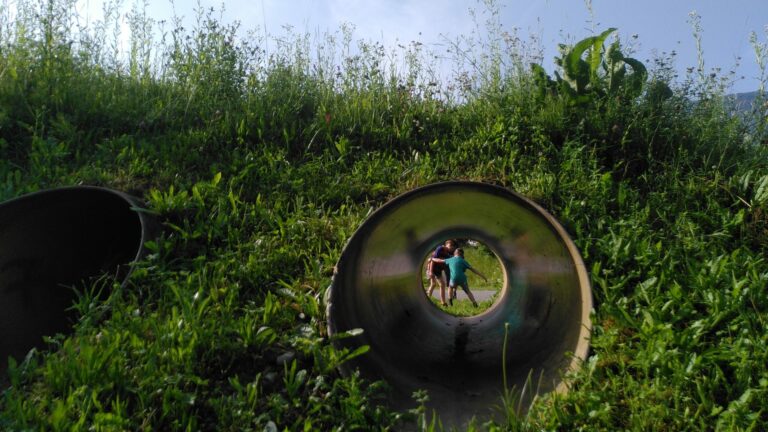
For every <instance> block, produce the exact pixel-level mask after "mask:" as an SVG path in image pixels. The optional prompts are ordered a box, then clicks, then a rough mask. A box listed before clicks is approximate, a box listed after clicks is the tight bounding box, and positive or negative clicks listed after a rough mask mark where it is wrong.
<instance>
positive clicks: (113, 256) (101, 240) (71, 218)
mask: <svg viewBox="0 0 768 432" xmlns="http://www.w3.org/2000/svg"><path fill="white" fill-rule="evenodd" d="M135 204H136V201H135V199H133V198H131V197H129V196H127V195H124V194H122V193H119V192H116V191H113V190H109V189H104V188H96V187H73V188H62V189H54V190H48V191H42V192H38V193H34V194H30V195H26V196H23V197H20V198H17V199H14V200H11V201H7V202H5V203H2V204H0V374H1V375H0V381H2V380H3V378H5V370H6V368H7V358H8V356H11V357H13V358H15V359H16V360H21V359H23V357H24V356H25V355H26V354H27V352H28V351H29V350H30V349H31V348H33V347H37V348H41V347H43V346H44V344H43V337H44V336H52V335H55V334H57V333H68V332H69V331H70V330H71V326H72V324H73V322H74V321H75V320H76V319H77V317H75V316H73V314H72V311H71V307H72V305H73V302H74V300H75V291H74V289H73V287H76V288H83V287H84V284H88V283H89V282H91V281H92V278H97V277H102V276H104V275H107V276H111V277H114V278H116V279H117V280H123V279H124V278H125V277H126V276H127V275H128V272H129V270H130V268H129V264H130V263H131V262H132V261H134V260H136V259H137V258H138V257H139V256H140V254H141V253H142V245H143V243H144V241H146V240H147V238H146V236H147V229H146V225H147V220H146V217H145V216H144V215H143V214H141V213H139V212H137V211H135V210H134V209H132V207H134V206H135Z"/></svg>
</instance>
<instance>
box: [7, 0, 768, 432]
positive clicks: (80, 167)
mask: <svg viewBox="0 0 768 432" xmlns="http://www.w3.org/2000/svg"><path fill="white" fill-rule="evenodd" d="M489 3H492V2H489ZM491 6H492V5H491ZM4 7H5V6H0V199H8V198H12V197H15V196H19V195H21V194H24V193H27V192H31V191H34V190H39V189H41V188H47V187H54V186H62V185H73V184H81V183H82V184H94V185H103V186H108V187H113V188H116V189H120V190H123V191H127V192H129V193H132V194H134V195H136V196H140V197H143V198H144V199H145V200H146V202H147V208H148V210H149V211H152V212H154V213H156V214H157V216H158V218H159V219H160V220H161V221H162V222H163V226H164V230H163V233H162V234H161V236H160V237H159V238H158V239H157V240H156V241H154V242H152V243H151V244H149V245H147V246H148V247H149V248H150V250H151V254H150V255H149V256H148V257H147V258H146V259H145V260H144V261H142V262H141V263H139V264H138V267H137V269H136V271H135V272H134V274H133V276H132V277H131V279H130V283H129V284H128V286H127V287H126V288H125V289H120V288H116V289H114V290H113V292H112V294H111V295H110V296H109V297H108V298H107V299H106V300H104V301H103V302H94V301H92V300H91V299H90V297H89V296H88V295H82V296H80V297H79V298H80V299H81V301H80V302H79V303H78V304H77V305H76V308H77V310H78V311H79V312H80V314H81V318H80V320H79V321H78V322H77V323H76V325H75V327H74V331H73V333H72V334H71V335H67V336H63V335H59V336H55V337H52V338H51V340H50V343H51V345H52V347H53V349H51V350H50V351H46V352H32V353H30V355H29V356H27V358H26V359H24V360H23V361H21V362H13V364H12V366H11V368H10V371H9V379H10V381H11V383H12V387H11V388H9V389H7V390H6V391H4V392H3V394H2V396H1V397H0V429H2V430H54V431H57V430H97V431H98V430H145V431H155V430H237V431H240V430H259V431H261V430H270V431H271V430H356V429H391V430H393V429H394V430H396V429H400V428H402V426H403V422H408V421H415V422H416V423H415V424H416V425H421V426H424V428H428V423H427V422H426V417H425V408H424V407H423V406H420V407H418V408H416V409H414V410H413V411H410V412H392V411H390V410H389V409H387V408H385V407H384V406H383V405H384V399H383V397H384V395H385V392H386V385H385V384H383V383H367V382H363V381H362V380H361V379H359V378H358V377H356V376H350V377H340V376H339V375H338V373H337V371H336V367H337V366H338V365H339V364H341V363H343V362H344V361H346V360H347V359H349V358H351V357H354V356H356V355H360V354H362V353H363V352H364V351H365V348H360V349H359V350H358V351H353V352H349V351H339V350H336V349H334V348H332V346H331V345H330V343H329V340H328V336H327V333H326V329H325V326H324V320H325V317H324V307H323V306H324V305H323V304H322V298H323V294H324V292H325V289H326V287H327V286H328V284H329V282H330V277H331V274H332V268H333V265H334V263H335V262H336V260H337V258H338V256H339V254H340V252H341V248H342V247H343V245H344V244H345V241H346V240H347V239H348V238H349V237H350V235H351V234H352V232H354V230H355V229H356V228H357V226H358V225H359V224H360V223H361V222H362V221H363V220H364V218H365V217H366V215H367V214H368V213H369V212H370V211H371V209H375V208H377V207H378V206H380V205H382V204H383V203H384V202H386V201H387V200H388V199H389V198H392V197H393V196H395V195H397V194H399V193H402V192H405V191H408V190H410V189H412V188H414V187H417V186H420V185H424V184H428V183H432V182H435V181H440V180H449V179H453V180H455V179H469V180H476V181H483V182H489V183H493V184H497V185H501V186H504V187H508V188H510V189H513V190H515V191H518V192H520V193H522V194H524V195H526V196H528V197H530V198H531V199H533V200H535V201H536V202H538V203H540V204H541V205H542V206H543V207H545V208H547V209H548V210H550V211H551V212H552V213H553V214H554V215H555V216H556V217H557V218H558V219H559V220H560V221H561V222H562V223H563V224H564V226H565V227H566V228H567V230H568V231H569V233H571V235H572V236H573V238H574V240H575V242H576V244H577V245H578V247H579V249H580V250H581V252H582V254H583V256H584V259H585V262H586V265H587V268H588V270H589V271H590V275H591V278H592V283H593V290H594V296H595V313H594V317H593V321H594V332H593V339H592V350H591V354H590V357H589V358H588V360H587V361H586V362H585V364H584V367H583V369H582V370H581V371H579V372H577V373H574V374H573V375H572V376H570V377H569V379H570V381H571V383H570V389H571V391H570V392H569V393H568V394H566V395H551V394H550V395H546V396H544V397H542V398H539V399H538V400H537V401H536V403H535V404H534V405H533V407H532V409H531V411H530V413H529V415H528V416H527V417H525V418H517V417H515V416H514V415H511V416H510V417H509V418H508V419H506V422H505V423H503V424H494V423H489V424H487V425H486V426H487V428H488V429H490V430H505V429H511V430H710V429H716V430H729V431H730V430H763V429H766V428H768V414H766V411H765V407H766V406H768V350H767V349H766V348H765V347H766V346H768V340H767V338H768V336H766V335H767V334H768V333H766V331H765V328H766V326H765V321H766V312H767V311H768V291H766V286H768V262H766V253H767V252H768V159H767V158H766V156H767V155H766V145H765V144H766V140H767V139H768V136H766V134H765V131H766V128H765V125H766V117H765V110H764V109H763V108H762V107H758V108H756V109H755V111H753V115H752V116H751V118H748V119H743V118H739V117H733V116H731V115H730V114H729V110H728V99H727V98H725V97H724V95H723V93H722V89H723V86H722V85H721V83H722V81H721V80H722V78H720V77H718V76H717V74H715V76H710V75H709V74H706V73H704V72H701V73H698V74H693V73H691V75H689V76H688V77H685V78H684V79H681V80H674V79H673V78H674V77H673V72H672V71H673V69H672V67H671V63H670V62H671V61H673V59H670V58H660V59H657V61H656V62H655V63H654V64H653V65H650V66H649V67H648V68H647V71H644V69H645V66H643V67H639V66H638V64H637V63H635V62H633V61H631V59H629V58H626V57H624V56H623V54H620V53H621V46H619V45H618V44H616V43H610V44H608V48H607V49H606V48H604V46H605V43H604V42H605V40H606V37H607V36H608V35H607V33H603V34H602V35H600V36H598V37H597V38H596V39H590V40H589V42H584V43H577V44H576V45H575V46H574V47H573V48H571V49H570V51H568V50H566V51H567V52H566V53H565V54H563V57H561V60H560V63H559V64H560V68H561V69H560V70H559V75H558V76H556V77H555V80H552V79H551V78H549V77H548V76H547V75H546V73H544V74H543V75H542V70H541V69H540V68H537V67H534V70H533V71H532V72H531V69H530V66H529V65H528V60H530V59H531V55H530V51H529V50H528V48H527V47H526V46H523V45H520V44H519V42H518V41H517V39H515V38H504V37H503V33H502V32H501V31H497V30H498V28H497V26H496V25H495V24H494V21H493V20H492V19H491V21H489V23H490V24H489V26H488V28H489V29H490V30H491V37H490V38H489V39H487V40H482V41H480V44H479V45H478V44H475V45H471V46H473V47H475V48H476V50H470V49H464V48H463V47H466V46H469V45H470V44H463V43H457V44H455V45H454V46H453V48H455V50H454V52H455V53H457V58H462V59H470V60H472V61H471V62H470V64H471V66H472V69H470V70H469V72H467V71H466V70H465V72H467V73H459V74H458V75H457V78H456V79H455V80H449V81H447V82H437V81H435V77H434V76H432V75H431V74H430V73H429V70H430V64H429V61H428V59H429V57H428V53H426V52H425V51H424V50H423V47H422V46H420V45H419V44H417V43H412V44H409V45H408V46H405V47H404V48H400V49H397V50H396V51H387V50H386V49H385V48H384V47H382V46H381V45H379V44H376V43H371V42H365V41H362V42H359V43H355V42H353V41H352V36H351V34H352V33H351V30H350V29H349V28H348V27H345V28H342V30H341V31H340V32H338V33H334V34H329V35H325V36H324V37H321V38H320V39H319V40H314V41H313V40H312V39H311V38H310V37H309V36H307V35H303V34H297V33H290V34H289V35H287V36H286V37H283V38H280V39H271V40H270V41H269V42H270V43H269V46H270V48H271V49H270V50H269V52H267V51H266V50H265V47H266V46H267V45H266V44H265V40H264V39H259V38H258V37H257V36H255V37H254V39H251V40H243V39H240V38H239V37H237V26H235V25H230V24H225V23H222V22H221V21H219V20H217V19H216V18H215V17H214V15H213V12H212V11H204V10H203V11H200V14H199V16H198V20H197V23H196V25H195V27H194V28H193V29H192V30H186V29H183V28H181V27H180V26H179V25H171V28H168V23H159V22H155V21H153V20H152V19H151V18H150V17H147V16H146V15H145V14H144V13H143V11H142V10H141V8H140V7H138V8H134V10H133V11H132V12H131V13H130V14H129V15H128V16H127V18H128V19H127V22H128V24H129V27H130V31H131V33H130V36H129V37H130V39H129V44H128V49H127V51H126V52H125V53H121V52H119V51H118V50H117V42H118V41H119V38H120V35H119V25H118V23H119V19H120V17H119V15H117V14H116V13H115V11H114V10H113V9H110V8H108V9H107V11H106V12H107V15H106V16H107V18H106V19H105V20H104V21H103V22H97V23H94V24H92V25H91V27H82V26H79V24H78V22H77V21H76V20H75V19H74V6H73V2H72V1H71V0H48V1H43V0H40V1H34V0H29V1H19V2H17V15H16V16H15V17H14V18H13V19H11V18H10V12H9V11H8V10H7V9H4ZM489 16H490V17H491V18H493V17H494V16H496V17H497V16H498V15H493V14H490V15H489ZM755 41H756V42H755V44H756V46H762V45H760V43H759V39H758V38H757V37H755ZM582 53H583V54H584V56H585V57H583V58H582ZM534 57H535V56H534ZM473 59H474V60H473ZM584 65H586V67H587V68H588V69H584V67H585V66H584ZM459 66H460V65H459ZM627 66H628V68H627ZM572 68H573V69H572ZM587 70H588V73H587V72H586V71H587ZM622 71H623V72H622ZM574 74H575V75H574ZM584 74H586V75H584ZM646 74H647V77H648V78H647V79H646V77H645V75H646ZM572 77H573V79H572ZM726 78H727V77H726ZM558 80H562V81H563V82H564V83H565V84H562V83H558ZM550 83H555V84H556V86H555V87H552V86H551V85H550ZM542 86H543V87H542ZM568 89H570V90H568ZM574 97H576V98H577V99H576V100H574ZM755 126H757V127H755ZM343 336H344V335H339V336H337V337H343ZM419 399H421V400H423V395H419ZM499 403H500V404H501V403H502V400H501V398H500V400H499ZM514 411H515V410H514V409H507V412H510V413H513V412H514ZM486 420H487V419H478V424H484V422H485V421H486Z"/></svg>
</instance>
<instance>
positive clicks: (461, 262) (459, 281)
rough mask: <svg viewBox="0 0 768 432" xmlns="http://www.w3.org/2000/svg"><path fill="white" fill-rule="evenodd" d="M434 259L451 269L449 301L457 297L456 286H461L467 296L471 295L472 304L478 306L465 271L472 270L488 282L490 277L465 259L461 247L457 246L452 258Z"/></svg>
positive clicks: (451, 301) (433, 259)
mask: <svg viewBox="0 0 768 432" xmlns="http://www.w3.org/2000/svg"><path fill="white" fill-rule="evenodd" d="M432 261H433V262H436V263H445V264H446V265H447V266H448V268H449V269H450V271H451V272H450V273H451V280H450V282H449V284H448V286H449V287H450V294H449V299H450V300H449V302H450V303H451V304H453V299H454V298H456V287H457V286H460V287H461V289H463V290H464V292H465V293H467V297H469V299H470V300H471V301H472V304H473V305H474V306H475V307H477V302H476V301H475V296H473V295H472V292H471V291H470V290H469V282H468V281H467V275H466V274H465V272H466V271H467V270H472V272H473V273H475V274H477V275H478V276H480V277H481V278H483V280H484V281H486V282H488V278H487V277H485V275H483V274H482V273H480V272H479V271H477V270H475V269H473V268H472V266H471V265H469V262H467V260H465V259H464V251H463V250H462V249H461V248H456V250H455V251H453V257H452V258H446V259H440V258H432Z"/></svg>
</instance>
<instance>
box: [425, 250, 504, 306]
mask: <svg viewBox="0 0 768 432" xmlns="http://www.w3.org/2000/svg"><path fill="white" fill-rule="evenodd" d="M456 250H458V251H460V253H459V255H458V256H460V257H461V258H462V260H460V261H458V260H454V261H455V262H454V263H453V265H454V267H455V268H456V269H458V270H460V272H461V273H462V274H461V275H454V277H451V269H450V267H449V265H448V264H447V263H445V262H441V261H443V260H445V259H450V258H454V255H455V252H456ZM433 259H435V260H437V261H433ZM462 261H463V263H466V264H467V265H469V266H470V267H469V268H464V264H463V263H462ZM421 270H422V271H421V272H420V274H421V287H422V290H423V292H424V293H425V295H426V297H427V299H429V301H430V303H432V305H433V306H434V307H436V308H437V309H439V310H440V311H442V312H445V313H447V314H450V315H453V316H456V317H470V316H477V315H481V314H483V313H485V312H487V311H489V310H490V309H492V308H493V307H494V306H496V305H497V304H498V300H499V298H500V297H501V295H502V294H503V292H504V290H505V288H506V285H507V284H506V280H507V278H508V276H507V271H506V269H505V267H504V264H503V263H502V261H501V259H500V258H499V256H498V254H497V253H496V252H495V251H494V250H493V248H492V247H490V246H489V245H488V244H487V243H486V242H483V241H482V240H478V239H476V238H471V237H460V238H451V239H445V240H444V241H441V242H439V243H437V244H435V245H433V247H431V248H430V249H429V252H428V253H427V254H426V256H425V257H424V259H423V264H422V269H421ZM452 282H453V286H451V285H452Z"/></svg>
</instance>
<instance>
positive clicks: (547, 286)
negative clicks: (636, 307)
mask: <svg viewBox="0 0 768 432" xmlns="http://www.w3.org/2000/svg"><path fill="white" fill-rule="evenodd" d="M435 214H439V215H441V217H440V218H435ZM446 239H473V240H478V241H480V242H482V243H484V244H485V245H487V246H488V247H489V249H491V250H492V251H493V253H494V254H495V255H496V256H497V257H498V258H499V261H500V263H501V267H502V269H503V274H504V284H503V288H502V290H501V292H500V293H499V294H498V299H497V300H496V301H495V303H494V305H493V306H492V307H491V308H489V309H488V310H487V311H485V312H482V313H480V314H479V315H472V316H456V315H452V314H449V313H446V312H444V311H442V310H440V309H439V308H437V307H435V306H434V304H433V303H432V301H431V300H430V299H428V298H427V295H426V293H425V288H428V284H427V285H426V286H425V281H424V274H425V268H424V263H425V260H426V257H427V256H428V254H429V253H430V252H431V251H433V250H434V248H435V247H436V245H438V244H440V243H441V242H444V241H445V240H446ZM469 277H470V287H471V286H472V285H471V283H472V282H473V280H472V279H471V278H472V277H473V275H472V274H470V276H469ZM591 309H592V297H591V290H590V286H589V279H588V276H587V272H586V269H585V267H584V264H583V261H582V260H581V257H580V255H579V252H578V250H577V249H576V247H575V245H574V244H573V241H572V240H571V239H570V237H569V236H568V234H567V232H566V231H565V230H564V229H563V228H562V226H561V225H560V224H559V223H558V222H557V221H556V220H555V219H554V218H553V217H552V216H551V215H549V214H548V213H547V212H546V211H545V210H544V209H542V208H541V207H539V206H538V205H537V204H536V203H534V202H532V201H530V200H528V199H526V198H524V197H522V196H521V195H518V194H516V193H514V192H512V191H510V190H508V189H505V188H501V187H497V186H493V185H488V184H482V183H474V182H445V183H436V184H433V185H428V186H424V187H421V188H418V189H414V190H412V191H410V192H407V193H405V194H403V195H400V196H398V197H396V198H394V199H393V200H391V201H389V202H388V203H386V204H385V205H384V206H382V207H381V208H379V209H378V210H376V211H375V212H373V213H372V214H371V215H370V216H369V217H368V218H367V219H366V220H365V221H364V222H363V223H362V225H361V226H360V227H359V228H358V230H357V231H356V232H355V233H354V235H353V236H352V237H351V238H350V239H349V241H348V243H347V245H346V246H345V248H344V250H343V251H342V254H341V256H340V258H339V261H338V263H337V266H336V274H335V275H334V279H333V283H332V285H331V288H330V290H329V292H328V296H327V316H328V331H329V333H330V334H331V335H333V334H338V333H342V332H345V331H350V330H353V329H361V330H362V332H356V334H355V336H354V337H345V338H340V339H338V340H336V342H335V344H336V345H337V346H339V347H344V348H348V349H353V348H356V347H359V346H361V345H367V346H368V347H369V350H368V352H367V353H366V354H365V355H363V356H360V357H357V358H355V359H353V360H351V361H349V362H347V363H345V364H344V365H342V367H341V371H342V373H345V374H349V373H353V372H354V371H359V372H360V373H361V375H362V376H364V377H366V378H370V379H374V380H378V379H385V380H386V381H387V382H388V383H389V384H390V386H391V388H392V394H391V396H390V398H389V402H390V403H391V405H392V406H394V407H395V408H399V409H405V408H412V407H413V406H414V404H415V401H414V399H413V398H412V395H413V393H414V391H417V390H425V391H426V392H427V393H428V395H429V401H428V403H427V408H428V409H430V410H435V412H437V413H438V414H439V415H440V418H441V421H442V422H443V424H444V425H447V426H448V427H461V426H462V425H466V424H467V422H468V421H470V419H471V418H472V417H473V416H481V417H495V416H497V415H500V412H499V411H498V410H497V408H495V407H498V403H499V401H500V397H501V395H502V394H504V392H505V391H506V390H511V391H512V394H513V395H514V396H515V397H519V398H520V405H519V406H520V407H521V409H522V410H523V411H525V410H526V409H527V407H528V406H529V404H530V403H531V401H532V400H534V399H535V397H536V395H538V394H543V393H547V392H550V391H566V390H567V385H566V384H565V382H564V381H563V376H564V373H565V372H566V371H567V370H570V369H574V368H577V367H579V365H580V364H581V362H582V361H583V360H584V359H585V357H586V353H587V349H588V345H589V334H590V329H591V323H590V320H589V314H590V311H591ZM505 347H506V348H505ZM502 371H506V380H504V379H503V376H502ZM531 379H533V381H534V382H535V383H536V385H535V388H532V387H531V386H530V385H527V383H528V381H530V380H531ZM525 389H527V390H525Z"/></svg>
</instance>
